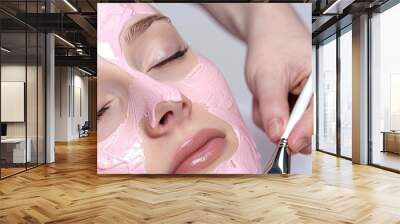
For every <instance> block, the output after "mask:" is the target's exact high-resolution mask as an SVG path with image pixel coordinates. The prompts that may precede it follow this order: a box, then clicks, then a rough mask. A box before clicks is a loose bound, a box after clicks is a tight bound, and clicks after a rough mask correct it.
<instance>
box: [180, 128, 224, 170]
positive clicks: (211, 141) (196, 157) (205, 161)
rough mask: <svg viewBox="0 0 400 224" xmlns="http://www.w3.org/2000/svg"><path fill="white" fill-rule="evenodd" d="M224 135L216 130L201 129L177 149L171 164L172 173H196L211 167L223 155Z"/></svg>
mask: <svg viewBox="0 0 400 224" xmlns="http://www.w3.org/2000/svg"><path fill="white" fill-rule="evenodd" d="M225 145H226V139H225V134H224V133H223V132H222V131H220V130H217V129H202V130H200V131H199V132H197V133H196V134H195V135H193V136H191V137H189V138H188V139H187V140H186V141H185V142H184V143H183V144H182V145H181V147H180V148H179V150H178V152H177V153H176V155H175V157H174V159H173V162H172V168H173V169H172V173H177V174H187V173H196V172H198V171H201V170H203V169H204V168H206V167H208V166H209V165H211V164H212V163H213V162H214V161H216V160H217V159H218V158H219V157H221V155H222V154H223V153H224V148H225Z"/></svg>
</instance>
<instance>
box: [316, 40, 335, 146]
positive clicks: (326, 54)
mask: <svg viewBox="0 0 400 224" xmlns="http://www.w3.org/2000/svg"><path fill="white" fill-rule="evenodd" d="M318 65H319V68H318V94H319V95H318V105H319V110H318V113H319V116H318V119H319V122H318V147H319V149H320V150H323V151H327V152H331V153H336V39H335V38H334V39H333V40H332V41H330V42H328V43H326V44H323V45H320V46H319V48H318Z"/></svg>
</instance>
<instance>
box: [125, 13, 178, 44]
mask: <svg viewBox="0 0 400 224" xmlns="http://www.w3.org/2000/svg"><path fill="white" fill-rule="evenodd" d="M159 20H166V21H168V22H170V19H169V18H168V17H166V16H163V15H159V14H157V15H152V16H148V17H146V18H143V19H141V20H139V21H137V22H136V23H134V24H131V25H129V26H128V27H127V29H126V31H125V32H124V33H125V34H124V39H125V41H126V42H130V41H132V40H133V39H135V38H136V37H138V36H139V35H140V34H142V33H144V32H145V31H146V30H147V29H148V28H149V27H150V26H151V24H153V22H155V21H159Z"/></svg>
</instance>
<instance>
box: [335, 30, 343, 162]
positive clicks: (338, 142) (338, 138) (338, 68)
mask: <svg viewBox="0 0 400 224" xmlns="http://www.w3.org/2000/svg"><path fill="white" fill-rule="evenodd" d="M340 78H341V64H340V30H339V27H337V31H336V155H337V156H339V157H341V156H342V155H341V131H342V130H341V119H340V82H341V80H340Z"/></svg>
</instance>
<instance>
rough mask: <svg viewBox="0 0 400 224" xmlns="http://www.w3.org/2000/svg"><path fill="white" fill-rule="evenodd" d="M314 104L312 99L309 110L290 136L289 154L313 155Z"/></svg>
mask: <svg viewBox="0 0 400 224" xmlns="http://www.w3.org/2000/svg"><path fill="white" fill-rule="evenodd" d="M313 102H314V101H313V99H312V98H311V101H310V104H309V106H308V108H307V109H306V111H305V112H304V114H303V116H302V117H301V118H300V120H299V121H298V122H297V124H296V125H295V126H294V128H293V130H292V132H291V133H290V135H289V150H290V152H289V153H298V152H301V153H304V154H309V153H311V137H312V135H313V130H314V103H313Z"/></svg>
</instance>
